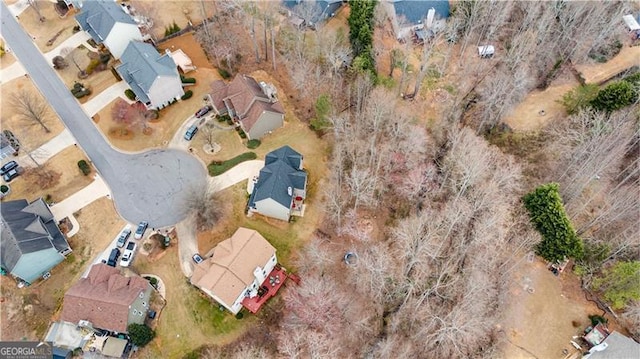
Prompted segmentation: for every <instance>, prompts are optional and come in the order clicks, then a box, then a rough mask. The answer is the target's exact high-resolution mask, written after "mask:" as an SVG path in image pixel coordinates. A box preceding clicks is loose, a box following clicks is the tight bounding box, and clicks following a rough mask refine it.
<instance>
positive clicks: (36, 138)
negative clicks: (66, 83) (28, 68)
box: [0, 77, 64, 155]
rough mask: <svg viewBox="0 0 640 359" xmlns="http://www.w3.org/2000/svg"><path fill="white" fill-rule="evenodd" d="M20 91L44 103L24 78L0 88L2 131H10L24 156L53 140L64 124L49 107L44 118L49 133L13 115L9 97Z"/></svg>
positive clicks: (31, 83)
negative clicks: (0, 95) (18, 142)
mask: <svg viewBox="0 0 640 359" xmlns="http://www.w3.org/2000/svg"><path fill="white" fill-rule="evenodd" d="M20 90H25V91H28V92H29V93H32V94H33V95H35V96H37V98H39V99H41V100H42V101H44V98H43V97H42V95H40V92H39V91H38V89H37V88H36V87H35V85H34V84H33V82H31V80H30V79H28V78H26V77H20V78H17V79H14V80H11V81H9V82H7V83H3V84H2V86H1V87H0V92H1V93H2V106H0V117H1V118H2V123H1V126H0V127H2V130H10V131H11V132H13V134H14V135H15V136H16V137H17V138H18V140H19V141H20V145H21V147H20V154H21V155H22V154H26V153H28V152H31V151H33V150H35V149H36V148H38V147H40V146H42V145H43V144H44V143H46V142H47V141H49V140H50V139H52V138H54V137H55V136H57V135H58V134H60V132H62V130H63V129H64V124H63V123H62V121H60V120H59V119H58V116H57V115H56V114H55V112H53V110H52V109H51V107H50V106H47V108H48V111H47V115H46V117H45V121H44V122H45V125H46V126H47V127H48V128H49V130H50V132H46V131H45V130H44V129H43V128H42V127H41V126H40V125H39V124H38V123H37V122H34V121H31V120H27V119H23V118H21V117H20V116H18V115H16V114H15V110H14V108H13V106H12V105H11V104H10V101H11V96H12V94H14V93H18V91H20Z"/></svg>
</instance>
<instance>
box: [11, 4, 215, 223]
mask: <svg viewBox="0 0 640 359" xmlns="http://www.w3.org/2000/svg"><path fill="white" fill-rule="evenodd" d="M1 3H2V4H1V5H0V6H1V7H0V18H1V20H2V25H1V26H0V33H1V34H2V37H3V38H4V39H5V41H6V42H7V45H8V46H9V47H10V48H11V50H12V51H13V54H14V55H15V56H16V57H17V58H18V59H19V60H20V62H21V63H22V65H23V66H24V68H25V69H26V71H27V73H28V74H29V76H30V77H31V79H32V80H33V82H34V83H35V84H36V86H37V87H38V89H39V90H40V92H41V93H42V94H43V95H44V97H45V98H46V99H47V101H48V102H49V103H50V104H51V106H52V107H53V109H54V111H55V112H56V113H57V114H58V116H59V117H60V119H61V120H62V122H63V123H64V124H65V126H66V127H67V128H68V129H69V131H71V133H72V134H73V136H74V137H75V138H76V140H77V142H78V144H79V145H80V146H81V147H82V149H83V150H84V151H85V152H86V154H87V156H88V157H89V158H90V159H91V161H92V162H93V165H94V166H95V167H96V169H97V170H98V172H99V173H100V175H101V176H102V178H104V180H105V181H106V182H107V184H108V185H109V188H110V189H111V192H112V194H113V199H114V202H115V205H116V209H117V210H118V213H119V214H120V215H121V216H122V217H123V218H124V219H126V220H127V221H129V222H132V223H137V222H139V221H141V220H147V221H149V226H150V227H155V228H158V227H164V226H170V225H174V224H176V223H178V222H180V221H181V220H183V219H184V218H185V217H186V213H184V211H183V210H182V208H184V205H183V204H184V197H185V195H186V194H187V192H188V191H189V190H190V188H204V186H206V183H207V182H206V179H207V173H206V170H205V167H204V165H203V164H202V163H201V162H200V161H199V160H197V159H196V158H195V157H193V156H192V155H190V154H189V153H187V152H185V151H180V150H175V149H160V150H151V151H146V152H142V153H137V154H127V153H122V152H119V151H116V150H115V149H113V148H112V147H111V145H110V144H109V143H108V142H107V141H106V139H105V138H104V137H103V136H102V134H101V133H100V132H99V131H98V129H97V128H96V127H95V125H94V124H93V122H92V121H91V119H90V118H89V117H88V116H87V114H86V113H85V112H84V110H83V109H82V107H80V104H79V103H78V102H77V100H76V99H75V98H74V97H73V96H72V95H71V92H70V91H69V89H67V88H66V87H65V85H64V84H63V83H62V81H61V80H60V78H58V76H57V75H56V73H55V72H54V70H53V68H52V67H51V66H50V65H49V63H47V61H46V60H45V58H44V56H43V55H42V53H41V52H40V51H39V50H38V49H37V48H36V46H35V44H34V43H33V41H32V39H31V38H30V36H29V35H27V33H26V32H25V31H24V30H23V29H22V27H21V26H20V24H18V22H17V21H16V19H15V18H14V17H13V16H12V15H11V13H10V12H9V9H8V8H7V6H6V5H5V3H4V2H1ZM47 21H55V19H52V20H47Z"/></svg>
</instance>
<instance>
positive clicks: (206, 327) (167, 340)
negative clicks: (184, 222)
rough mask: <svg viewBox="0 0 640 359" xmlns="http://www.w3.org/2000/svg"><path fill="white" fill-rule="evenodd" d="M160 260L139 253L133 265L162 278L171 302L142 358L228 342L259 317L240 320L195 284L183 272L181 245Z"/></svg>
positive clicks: (172, 355) (173, 355)
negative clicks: (180, 258) (179, 249)
mask: <svg viewBox="0 0 640 359" xmlns="http://www.w3.org/2000/svg"><path fill="white" fill-rule="evenodd" d="M167 251H168V253H167V254H166V255H164V256H162V258H161V259H160V260H158V261H155V262H149V261H148V259H147V258H146V257H143V256H138V258H136V261H134V262H133V269H134V270H135V271H137V272H138V273H142V272H145V273H153V274H155V275H157V276H159V277H160V278H162V280H163V282H164V283H165V287H166V291H167V293H166V294H167V298H166V300H167V305H166V306H165V308H164V309H163V311H162V313H161V314H160V317H159V319H158V320H159V323H158V326H157V329H156V332H157V336H156V339H154V341H153V342H152V343H151V344H149V346H148V347H147V348H145V349H144V350H142V352H141V353H140V357H141V358H180V357H182V356H183V355H184V354H185V353H187V352H190V351H192V350H193V349H195V348H198V347H200V346H202V345H205V344H225V343H228V342H230V341H232V340H234V339H235V338H237V337H238V336H240V335H241V334H242V333H244V331H245V330H246V328H247V327H248V326H249V325H252V324H253V323H255V321H256V320H255V318H253V317H251V316H245V318H244V319H242V320H237V319H236V318H235V317H234V316H233V315H231V314H229V313H228V312H222V311H220V310H219V309H218V306H217V305H215V304H214V303H212V302H211V301H210V300H209V299H208V297H206V296H205V295H204V293H202V292H200V291H199V290H198V289H197V288H195V287H193V286H192V285H191V284H190V283H189V280H188V279H187V278H185V276H184V275H183V274H182V270H181V269H180V263H179V260H178V246H177V244H175V243H174V244H172V245H171V247H169V248H168V249H167Z"/></svg>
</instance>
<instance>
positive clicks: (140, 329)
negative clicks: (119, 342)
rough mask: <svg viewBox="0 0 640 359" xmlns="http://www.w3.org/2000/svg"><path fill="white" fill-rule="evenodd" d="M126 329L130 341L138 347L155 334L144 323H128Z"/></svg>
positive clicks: (145, 343) (150, 339) (146, 342)
mask: <svg viewBox="0 0 640 359" xmlns="http://www.w3.org/2000/svg"><path fill="white" fill-rule="evenodd" d="M127 330H128V332H129V338H130V339H131V343H133V344H134V345H137V346H139V347H143V346H145V345H147V344H148V343H149V342H150V341H152V340H153V338H155V336H156V332H154V331H153V329H151V328H149V327H147V326H146V325H144V324H136V323H132V324H129V326H128V327H127Z"/></svg>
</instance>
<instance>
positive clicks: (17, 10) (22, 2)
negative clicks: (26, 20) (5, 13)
mask: <svg viewBox="0 0 640 359" xmlns="http://www.w3.org/2000/svg"><path fill="white" fill-rule="evenodd" d="M7 7H8V8H9V12H10V13H12V14H13V16H18V15H20V14H22V13H23V12H24V11H25V10H27V8H28V7H29V2H28V0H18V1H16V2H15V3H13V4H11V5H8V6H7Z"/></svg>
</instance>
